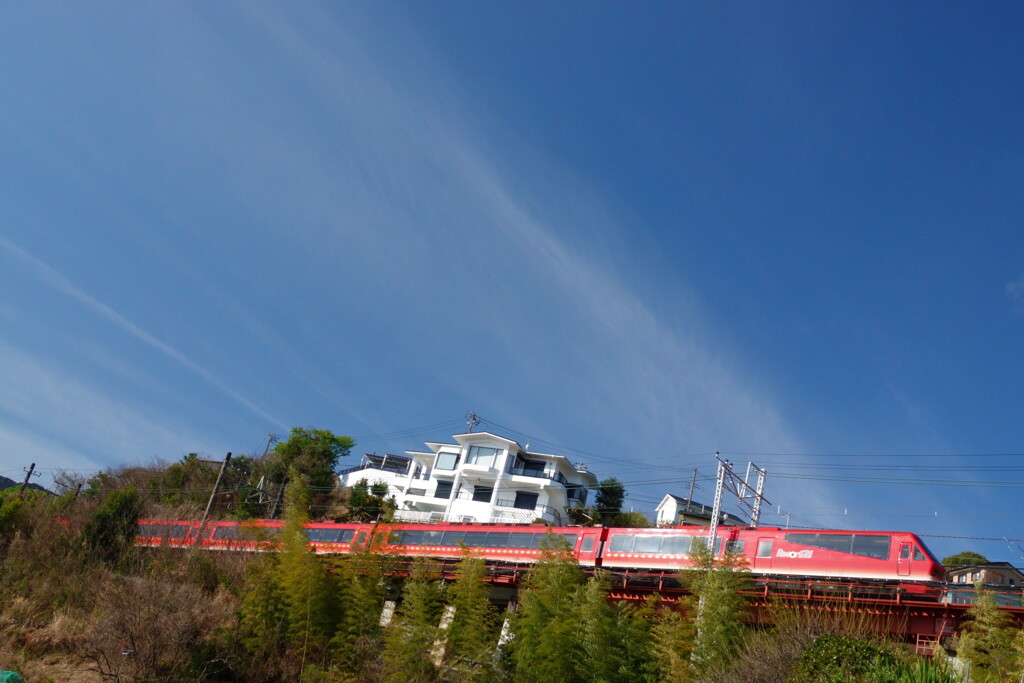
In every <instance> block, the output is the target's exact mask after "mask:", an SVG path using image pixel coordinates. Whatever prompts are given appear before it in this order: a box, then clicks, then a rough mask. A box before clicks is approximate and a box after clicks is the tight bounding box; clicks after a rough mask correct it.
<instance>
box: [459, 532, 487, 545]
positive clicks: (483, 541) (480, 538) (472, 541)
mask: <svg viewBox="0 0 1024 683" xmlns="http://www.w3.org/2000/svg"><path fill="white" fill-rule="evenodd" d="M463 542H464V543H465V544H466V545H468V546H469V547H470V548H483V547H485V546H486V545H487V532H486V531H467V532H466V538H465V540H464V541H463Z"/></svg>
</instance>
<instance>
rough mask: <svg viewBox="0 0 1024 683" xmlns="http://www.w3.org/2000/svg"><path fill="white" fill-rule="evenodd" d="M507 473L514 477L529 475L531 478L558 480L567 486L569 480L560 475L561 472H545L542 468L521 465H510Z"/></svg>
mask: <svg viewBox="0 0 1024 683" xmlns="http://www.w3.org/2000/svg"><path fill="white" fill-rule="evenodd" d="M508 473H509V474H511V475H513V476H516V477H531V478H533V479H547V480H548V481H554V482H558V483H559V484H561V485H562V486H568V485H569V480H568V479H566V478H565V477H564V476H562V473H561V472H545V471H542V470H531V469H525V468H522V467H510V468H509V469H508Z"/></svg>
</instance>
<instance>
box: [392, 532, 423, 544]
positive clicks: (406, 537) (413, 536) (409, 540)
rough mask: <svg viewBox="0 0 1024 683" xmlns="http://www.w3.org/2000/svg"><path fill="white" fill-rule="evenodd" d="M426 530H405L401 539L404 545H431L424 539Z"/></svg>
mask: <svg viewBox="0 0 1024 683" xmlns="http://www.w3.org/2000/svg"><path fill="white" fill-rule="evenodd" d="M425 533H426V532H425V531H403V532H402V538H401V540H400V541H399V543H401V544H402V545H430V544H429V543H427V542H426V541H424V540H423V535H424V534H425Z"/></svg>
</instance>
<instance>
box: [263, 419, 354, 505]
mask: <svg viewBox="0 0 1024 683" xmlns="http://www.w3.org/2000/svg"><path fill="white" fill-rule="evenodd" d="M355 443H356V442H355V441H354V440H353V439H352V437H349V436H335V435H334V434H333V433H332V432H330V431H328V430H326V429H312V428H304V427H292V431H291V435H290V436H289V437H288V440H287V441H282V442H280V443H278V444H277V445H276V446H274V450H273V457H272V458H268V459H269V462H268V465H269V466H270V472H269V474H270V476H271V478H272V479H273V480H274V481H278V482H280V481H283V480H284V478H285V476H286V475H287V474H288V471H289V470H290V469H291V468H293V467H294V468H295V469H296V470H298V472H299V473H300V474H302V475H304V476H306V478H307V479H308V481H309V486H311V487H312V488H313V489H315V490H321V489H332V488H334V485H335V480H334V471H335V469H336V468H337V465H338V459H339V458H343V457H345V456H346V455H348V454H349V453H350V452H351V451H352V447H353V446H355Z"/></svg>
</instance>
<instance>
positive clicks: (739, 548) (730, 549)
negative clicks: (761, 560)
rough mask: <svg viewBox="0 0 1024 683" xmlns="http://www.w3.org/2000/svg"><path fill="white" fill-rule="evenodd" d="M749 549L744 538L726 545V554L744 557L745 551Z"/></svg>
mask: <svg viewBox="0 0 1024 683" xmlns="http://www.w3.org/2000/svg"><path fill="white" fill-rule="evenodd" d="M746 547H747V542H746V541H744V540H743V539H742V538H734V539H733V540H731V541H729V542H728V543H726V544H725V552H727V553H732V554H733V555H742V554H743V549H744V548H746Z"/></svg>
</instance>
